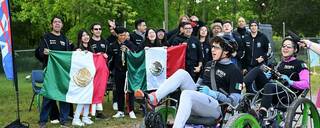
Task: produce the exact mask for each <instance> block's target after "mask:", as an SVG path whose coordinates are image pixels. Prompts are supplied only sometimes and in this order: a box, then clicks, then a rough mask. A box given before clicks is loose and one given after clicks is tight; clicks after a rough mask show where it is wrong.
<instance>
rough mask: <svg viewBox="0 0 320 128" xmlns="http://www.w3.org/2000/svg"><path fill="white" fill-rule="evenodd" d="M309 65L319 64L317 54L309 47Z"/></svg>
mask: <svg viewBox="0 0 320 128" xmlns="http://www.w3.org/2000/svg"><path fill="white" fill-rule="evenodd" d="M309 58H310V67H315V66H320V63H319V59H320V58H319V55H318V54H317V53H315V52H314V51H312V50H310V49H309Z"/></svg>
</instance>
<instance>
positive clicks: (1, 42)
mask: <svg viewBox="0 0 320 128" xmlns="http://www.w3.org/2000/svg"><path fill="white" fill-rule="evenodd" d="M8 4H9V3H8V0H2V1H1V3H0V7H1V9H0V20H1V24H0V47H1V54H2V65H3V69H4V72H5V74H6V77H7V79H8V80H13V77H14V76H13V63H12V40H11V27H10V15H9V14H10V13H9V8H8V7H9V6H8Z"/></svg>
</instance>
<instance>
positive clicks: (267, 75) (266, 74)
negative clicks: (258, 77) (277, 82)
mask: <svg viewBox="0 0 320 128" xmlns="http://www.w3.org/2000/svg"><path fill="white" fill-rule="evenodd" d="M263 74H264V75H265V76H266V77H267V79H270V78H271V72H270V71H268V72H263Z"/></svg>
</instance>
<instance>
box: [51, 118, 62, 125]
mask: <svg viewBox="0 0 320 128" xmlns="http://www.w3.org/2000/svg"><path fill="white" fill-rule="evenodd" d="M50 123H51V124H59V123H60V121H59V120H58V119H55V120H51V121H50Z"/></svg>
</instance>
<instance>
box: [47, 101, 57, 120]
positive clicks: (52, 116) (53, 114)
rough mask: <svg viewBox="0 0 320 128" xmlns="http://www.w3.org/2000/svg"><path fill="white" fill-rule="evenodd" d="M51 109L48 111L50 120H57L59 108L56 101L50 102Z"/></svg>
mask: <svg viewBox="0 0 320 128" xmlns="http://www.w3.org/2000/svg"><path fill="white" fill-rule="evenodd" d="M51 107H52V108H51V111H50V112H49V118H50V120H59V109H58V105H57V103H56V102H55V103H52V106H51Z"/></svg>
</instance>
